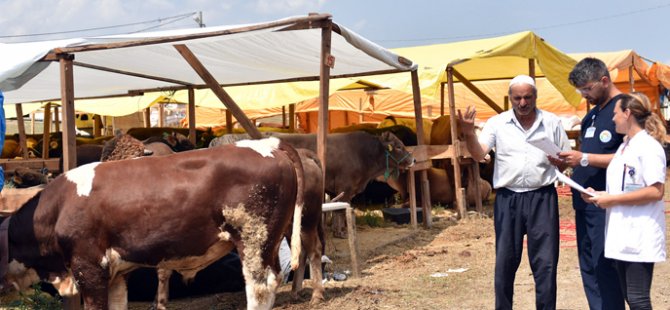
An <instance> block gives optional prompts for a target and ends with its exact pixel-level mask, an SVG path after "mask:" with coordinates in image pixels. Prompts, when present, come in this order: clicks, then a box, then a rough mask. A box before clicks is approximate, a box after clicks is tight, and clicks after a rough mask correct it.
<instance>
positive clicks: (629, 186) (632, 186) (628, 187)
mask: <svg viewBox="0 0 670 310" xmlns="http://www.w3.org/2000/svg"><path fill="white" fill-rule="evenodd" d="M643 187H644V186H642V184H639V183H626V184H625V185H624V186H623V191H624V193H630V192H634V191H636V190H639V189H642V188H643Z"/></svg>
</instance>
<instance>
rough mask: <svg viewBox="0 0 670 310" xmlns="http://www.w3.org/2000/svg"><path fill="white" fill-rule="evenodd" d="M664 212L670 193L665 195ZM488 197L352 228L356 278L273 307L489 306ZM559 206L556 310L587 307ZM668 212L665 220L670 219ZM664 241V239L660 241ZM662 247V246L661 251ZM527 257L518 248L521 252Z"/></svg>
mask: <svg viewBox="0 0 670 310" xmlns="http://www.w3.org/2000/svg"><path fill="white" fill-rule="evenodd" d="M665 201H666V210H670V209H669V208H668V207H667V204H668V203H670V194H669V193H668V191H667V190H666V197H665ZM491 204H492V199H491V200H489V201H488V202H487V203H486V204H485V206H484V207H485V212H484V214H477V213H474V212H472V211H471V212H470V214H469V215H468V218H467V219H464V220H460V221H456V220H455V214H454V212H453V210H450V209H446V210H442V211H441V212H440V213H436V214H435V217H434V222H433V227H432V228H430V229H426V228H419V229H416V230H413V229H411V228H410V227H409V226H408V225H395V224H392V223H388V222H387V223H386V224H385V225H384V227H375V228H371V227H369V226H364V225H359V226H358V227H357V239H358V245H359V253H360V257H361V265H362V267H361V270H362V277H361V278H349V279H347V280H345V281H340V282H338V281H333V280H331V281H328V282H327V283H326V284H325V288H326V301H325V303H323V304H320V305H317V306H314V305H310V303H309V297H310V294H311V289H310V283H309V280H306V282H305V287H306V288H305V289H304V290H303V292H302V294H301V299H300V300H297V301H295V300H292V299H291V297H290V295H289V293H290V290H291V286H290V283H289V284H286V285H283V286H281V287H280V289H279V292H278V295H277V300H276V302H275V306H274V309H296V310H297V309H332V310H342V309H361V310H367V309H416V310H418V309H492V308H493V306H494V293H493V270H494V268H493V267H494V258H495V252H494V247H495V239H494V231H493V220H492V218H491V217H490V215H491V213H492V205H491ZM559 204H560V211H559V212H560V225H561V248H560V261H559V269H558V303H557V308H558V309H588V304H587V302H586V297H585V296H584V292H583V289H582V284H581V277H580V273H579V266H578V260H577V249H576V244H575V229H574V228H575V227H574V213H573V211H572V207H571V201H570V197H565V196H562V197H561V198H560V201H559ZM669 213H670V211H666V214H667V215H666V217H667V219H668V220H669V221H670V214H669ZM668 240H670V236H669V238H668ZM669 248H670V247H669ZM326 254H327V255H328V256H329V257H330V258H331V259H332V260H333V261H334V264H333V266H329V267H328V268H329V270H331V271H338V272H345V271H346V270H349V268H350V264H349V255H348V246H347V243H346V240H342V239H332V238H328V240H327V249H326ZM526 254H527V252H526V250H524V255H526ZM516 277H517V278H516V282H515V291H514V292H515V296H514V306H515V308H516V309H533V308H534V307H535V297H534V295H535V294H534V282H533V277H532V272H531V270H530V267H529V265H528V260H527V257H525V259H524V260H523V261H522V263H521V267H520V268H519V270H518V271H517V274H516ZM668 278H670V265H669V264H668V263H667V262H666V263H660V264H656V267H655V269H654V282H653V284H652V303H653V305H654V307H655V308H656V309H670V281H667V279H668ZM245 305H246V302H245V296H244V292H239V293H223V294H217V295H210V296H205V297H200V298H191V299H181V300H172V301H170V304H169V308H170V309H244V308H245ZM149 306H150V305H149V303H131V305H130V309H148V308H149Z"/></svg>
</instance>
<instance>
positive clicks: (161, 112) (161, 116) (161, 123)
mask: <svg viewBox="0 0 670 310" xmlns="http://www.w3.org/2000/svg"><path fill="white" fill-rule="evenodd" d="M158 127H165V105H164V104H163V103H158Z"/></svg>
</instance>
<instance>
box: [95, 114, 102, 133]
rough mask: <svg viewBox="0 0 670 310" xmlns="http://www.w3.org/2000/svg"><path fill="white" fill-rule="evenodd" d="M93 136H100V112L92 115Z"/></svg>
mask: <svg viewBox="0 0 670 310" xmlns="http://www.w3.org/2000/svg"><path fill="white" fill-rule="evenodd" d="M93 136H94V137H96V138H97V137H100V136H102V116H100V114H95V115H93Z"/></svg>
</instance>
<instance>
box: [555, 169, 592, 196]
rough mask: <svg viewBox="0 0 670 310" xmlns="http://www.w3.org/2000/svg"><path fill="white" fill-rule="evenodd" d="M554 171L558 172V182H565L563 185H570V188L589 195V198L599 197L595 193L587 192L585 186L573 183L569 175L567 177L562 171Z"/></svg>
mask: <svg viewBox="0 0 670 310" xmlns="http://www.w3.org/2000/svg"><path fill="white" fill-rule="evenodd" d="M554 170H556V175H557V176H558V180H559V181H561V182H563V183H565V184H568V185H569V186H570V187H572V188H574V189H576V190H578V191H580V192H582V193H584V194H587V195H589V196H591V197H595V196H598V195H597V194H596V193H594V192H589V191H587V190H586V189H585V188H584V187H583V186H581V185H579V184H578V183H577V182H575V181H573V180H572V179H571V178H569V177H568V176H567V175H565V174H563V173H561V172H560V171H558V169H556V168H554Z"/></svg>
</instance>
